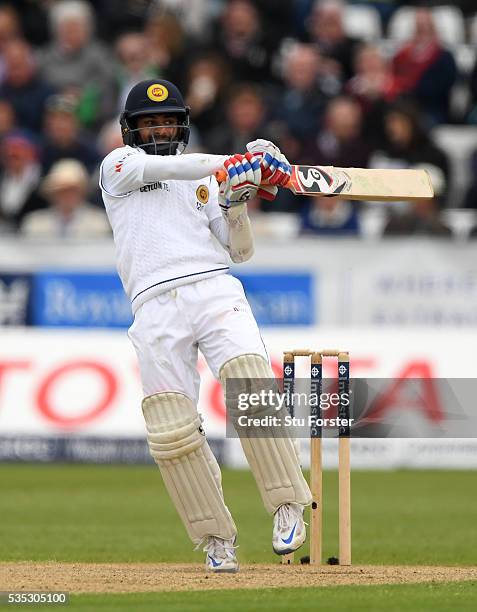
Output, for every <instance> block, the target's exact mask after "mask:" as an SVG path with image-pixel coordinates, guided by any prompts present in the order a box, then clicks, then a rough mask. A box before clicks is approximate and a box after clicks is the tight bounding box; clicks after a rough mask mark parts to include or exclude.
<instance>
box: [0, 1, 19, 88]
mask: <svg viewBox="0 0 477 612" xmlns="http://www.w3.org/2000/svg"><path fill="white" fill-rule="evenodd" d="M21 37H22V31H21V27H20V21H19V18H18V13H17V12H16V11H15V9H14V8H13V7H12V6H9V5H8V4H7V5H3V6H0V83H2V82H3V79H4V74H5V60H4V58H3V54H4V50H5V47H6V45H7V43H9V42H11V41H12V40H15V39H17V38H21Z"/></svg>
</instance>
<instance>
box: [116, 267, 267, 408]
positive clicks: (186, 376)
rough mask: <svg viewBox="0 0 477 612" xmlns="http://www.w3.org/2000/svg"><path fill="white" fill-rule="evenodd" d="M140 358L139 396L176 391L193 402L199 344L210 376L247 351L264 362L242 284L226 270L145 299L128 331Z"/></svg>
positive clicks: (260, 339)
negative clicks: (210, 372)
mask: <svg viewBox="0 0 477 612" xmlns="http://www.w3.org/2000/svg"><path fill="white" fill-rule="evenodd" d="M128 335H129V338H130V339H131V341H132V343H133V345H134V348H135V349H136V353H137V357H138V360H139V368H140V373H141V380H142V386H143V391H144V395H145V396H148V395H153V394H154V393H161V392H164V391H177V392H179V393H184V394H185V395H187V396H188V397H189V398H190V399H191V400H192V401H193V402H194V403H195V404H196V405H197V401H198V398H199V386H200V377H199V373H198V371H197V358H198V349H200V351H201V353H202V354H203V356H204V358H205V360H206V362H207V364H208V366H209V367H210V369H211V371H212V373H213V375H214V376H215V377H216V378H218V375H219V371H220V368H221V367H222V366H223V365H224V363H226V362H227V361H230V359H233V358H234V357H238V356H239V355H244V354H247V353H255V354H258V355H262V356H263V357H264V358H265V359H266V360H267V361H268V355H267V351H266V349H265V346H264V344H263V341H262V338H261V336H260V331H259V329H258V326H257V323H256V321H255V319H254V316H253V314H252V311H251V309H250V305H249V303H248V302H247V299H246V297H245V294H244V291H243V287H242V283H241V282H240V281H239V280H238V279H237V278H235V277H233V276H231V275H230V274H220V275H218V276H214V277H212V278H208V279H205V280H200V281H197V282H195V283H190V284H189V285H183V286H181V287H177V288H176V289H172V290H170V291H167V292H166V293H162V294H160V295H158V296H156V297H153V298H151V299H150V300H148V301H147V302H145V303H144V304H143V305H142V306H141V307H140V308H139V309H138V310H137V311H136V313H135V317H134V322H133V324H132V326H131V327H130V329H129V331H128Z"/></svg>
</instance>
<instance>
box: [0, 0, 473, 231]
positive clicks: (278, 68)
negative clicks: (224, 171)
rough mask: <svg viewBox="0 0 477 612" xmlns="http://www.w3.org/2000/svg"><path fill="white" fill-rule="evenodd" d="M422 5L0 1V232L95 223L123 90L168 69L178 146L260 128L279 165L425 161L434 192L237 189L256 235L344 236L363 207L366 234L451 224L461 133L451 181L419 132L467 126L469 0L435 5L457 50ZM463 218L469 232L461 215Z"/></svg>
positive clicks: (308, 0) (429, 135) (444, 152)
mask: <svg viewBox="0 0 477 612" xmlns="http://www.w3.org/2000/svg"><path fill="white" fill-rule="evenodd" d="M438 4H442V3H436V2H425V3H419V2H417V1H415V2H402V1H399V0H376V1H372V0H369V1H366V0H362V1H356V2H344V1H342V0H96V1H94V2H92V1H91V2H88V1H86V0H36V1H33V0H15V2H13V1H11V2H0V148H1V157H0V183H1V188H0V234H2V233H4V234H5V233H8V232H10V233H12V232H17V233H18V234H19V235H21V234H23V235H27V236H31V237H41V238H55V237H57V238H68V237H72V238H93V237H104V236H107V235H109V232H110V230H109V225H108V223H107V220H106V218H105V216H104V212H103V209H102V202H101V194H100V191H99V188H98V168H99V164H100V162H101V160H102V158H103V157H104V156H105V155H106V154H107V153H108V152H109V151H111V150H112V149H114V148H116V147H118V146H121V145H122V141H121V134H120V130H119V123H118V118H119V113H120V112H121V109H122V107H123V105H124V101H125V98H126V95H127V92H128V91H129V89H130V88H131V86H132V85H134V84H135V83H136V82H138V81H140V80H142V79H144V78H153V77H155V76H157V77H159V78H166V79H169V80H171V81H173V82H174V83H176V84H177V85H178V86H179V87H180V88H181V89H182V91H183V93H184V96H185V99H186V103H187V104H188V105H190V107H191V122H192V136H191V143H190V146H189V149H188V151H189V152H190V151H208V152H211V153H233V152H240V151H243V150H244V148H245V144H246V143H247V142H248V141H250V140H253V139H255V138H258V137H261V138H269V139H271V140H273V141H274V142H276V143H277V144H278V145H279V146H280V147H281V148H282V150H283V152H284V153H285V154H286V155H287V157H288V158H289V160H290V161H291V162H292V163H303V164H312V165H334V166H339V167H349V166H357V167H373V168H379V167H382V168H413V167H415V168H425V169H427V170H428V171H429V173H430V175H431V177H432V181H433V184H434V188H435V192H436V198H435V199H434V200H429V201H425V202H420V203H418V204H411V203H408V202H402V203H397V204H395V205H389V204H386V205H382V206H380V207H379V205H377V204H358V203H350V202H348V201H346V200H338V199H326V198H315V199H313V198H297V197H296V196H293V195H292V194H291V193H290V192H288V191H287V190H281V192H280V195H279V197H278V198H277V200H276V201H274V202H262V201H255V202H254V203H253V204H252V205H251V207H250V208H251V214H252V215H253V216H254V217H255V221H256V223H255V228H256V232H257V233H259V234H264V235H273V234H274V233H278V234H280V233H285V234H286V233H287V232H288V233H289V234H290V235H291V234H292V233H296V234H299V233H303V234H320V235H332V236H336V235H347V236H350V235H353V236H359V235H361V234H362V233H363V232H364V231H365V229H366V231H370V230H369V227H370V226H371V225H373V224H370V222H369V219H370V216H371V217H372V218H373V219H375V217H373V215H374V213H375V212H376V211H377V210H379V211H380V215H378V216H379V219H378V223H377V226H379V227H378V229H377V230H376V231H375V233H379V235H384V236H407V235H431V236H441V237H452V236H453V235H455V231H454V228H453V226H452V223H450V222H449V220H450V219H452V215H449V214H446V213H449V211H452V210H454V209H456V208H457V209H465V210H466V211H467V212H469V214H470V215H473V213H474V211H476V210H477V152H473V151H472V148H474V149H476V150H477V137H476V140H475V145H474V146H473V147H471V148H470V150H469V153H468V155H467V157H466V158H465V159H464V161H463V162H462V163H465V164H467V165H468V166H466V172H467V175H468V177H470V180H469V182H468V185H466V186H465V189H461V190H459V189H455V188H454V189H451V186H452V185H454V187H455V185H456V177H453V172H454V171H455V164H452V163H451V160H450V159H449V158H450V155H451V151H450V150H449V148H446V147H445V146H442V145H440V144H439V140H438V139H436V138H435V134H436V133H439V130H441V131H442V129H443V127H444V126H452V127H455V128H456V129H457V130H459V129H460V132H461V133H462V131H463V130H464V131H465V133H466V136H467V137H468V136H469V134H472V133H477V132H473V130H475V129H477V128H475V126H476V125H477V62H476V61H475V53H473V39H472V32H471V31H473V29H472V28H474V29H475V32H474V34H476V37H475V38H477V27H476V26H477V18H476V15H477V4H476V3H475V2H473V1H471V0H461V1H460V2H453V3H452V9H453V10H454V11H458V14H459V15H460V16H461V19H462V24H464V26H465V28H466V29H465V31H464V40H462V41H461V42H462V45H461V47H462V48H461V49H460V52H459V57H457V50H456V48H452V46H449V45H448V44H446V43H445V42H444V38H445V36H443V28H444V32H445V29H446V24H445V23H444V26H442V21H441V23H440V27H438V22H437V19H436V12H435V11H436V10H437V9H438V7H437V6H436V5H438ZM358 7H360V8H359V9H358V11H355V12H353V13H350V12H349V11H350V10H351V8H354V9H357V8H358ZM406 7H413V8H414V9H415V10H413V11H412V12H411V13H409V15H410V19H411V21H410V22H409V23H410V27H409V28H408V30H407V31H406V32H405V39H404V40H396V39H393V38H392V36H391V34H390V32H391V28H392V24H393V18H394V16H395V15H397V13H398V12H399V11H402V10H403V8H406ZM360 11H361V12H360ZM350 19H352V20H351V21H350ZM366 19H367V22H366ZM359 20H362V22H359ZM373 20H374V21H373ZM474 20H475V21H474ZM366 23H368V26H369V27H368V29H366ZM373 24H374V31H373V28H372V27H371V26H372V25H373ZM357 26H359V27H357ZM474 42H475V41H474ZM462 49H463V50H464V51H465V50H467V51H468V53H467V55H465V53H464V55H465V57H467V58H469V57H470V58H471V61H470V64H469V61H467V69H466V70H463V68H462V66H463V64H464V63H465V62H462ZM459 58H460V60H461V61H458V60H459ZM451 133H452V132H451ZM456 133H457V132H456ZM370 211H374V212H373V213H372V214H371V215H370V214H369V213H370ZM469 218H470V217H469ZM366 219H367V222H365V221H363V220H366ZM373 223H374V221H373ZM374 226H376V223H374V225H373V227H374ZM468 230H469V231H468V232H467V234H468V236H469V237H473V236H474V235H475V236H477V230H475V231H474V230H473V229H472V223H471V224H470V225H469V228H468ZM373 231H374V230H373Z"/></svg>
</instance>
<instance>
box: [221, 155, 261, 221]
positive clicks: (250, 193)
mask: <svg viewBox="0 0 477 612" xmlns="http://www.w3.org/2000/svg"><path fill="white" fill-rule="evenodd" d="M224 168H225V171H226V172H227V178H226V180H225V181H223V182H222V183H221V184H220V188H219V205H220V207H221V208H222V209H223V210H228V209H229V208H231V207H233V206H239V205H240V204H244V203H245V202H248V200H251V199H252V198H254V197H255V196H256V195H257V190H258V187H259V185H260V181H261V180H262V171H261V168H260V160H259V159H258V158H257V157H255V156H254V155H253V154H252V153H246V154H245V155H240V154H238V153H237V154H235V155H232V156H231V157H229V158H228V159H226V160H225V162H224Z"/></svg>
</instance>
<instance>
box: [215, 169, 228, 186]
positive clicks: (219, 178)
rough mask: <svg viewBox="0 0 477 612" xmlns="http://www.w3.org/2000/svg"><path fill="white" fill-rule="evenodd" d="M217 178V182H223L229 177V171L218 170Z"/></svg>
mask: <svg viewBox="0 0 477 612" xmlns="http://www.w3.org/2000/svg"><path fill="white" fill-rule="evenodd" d="M215 178H216V179H217V183H219V184H220V183H223V182H224V181H225V179H226V178H227V172H225V170H217V172H216V173H215Z"/></svg>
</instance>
